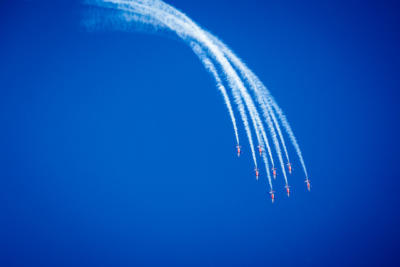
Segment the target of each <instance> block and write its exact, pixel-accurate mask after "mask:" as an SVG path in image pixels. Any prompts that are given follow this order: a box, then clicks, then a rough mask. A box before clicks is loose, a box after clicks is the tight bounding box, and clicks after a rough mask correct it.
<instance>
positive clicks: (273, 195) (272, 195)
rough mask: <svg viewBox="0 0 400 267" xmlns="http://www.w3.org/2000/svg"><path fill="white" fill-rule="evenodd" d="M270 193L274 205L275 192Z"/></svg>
mask: <svg viewBox="0 0 400 267" xmlns="http://www.w3.org/2000/svg"><path fill="white" fill-rule="evenodd" d="M269 193H270V194H271V201H272V203H274V201H275V194H274V193H275V191H272V190H271V191H269Z"/></svg>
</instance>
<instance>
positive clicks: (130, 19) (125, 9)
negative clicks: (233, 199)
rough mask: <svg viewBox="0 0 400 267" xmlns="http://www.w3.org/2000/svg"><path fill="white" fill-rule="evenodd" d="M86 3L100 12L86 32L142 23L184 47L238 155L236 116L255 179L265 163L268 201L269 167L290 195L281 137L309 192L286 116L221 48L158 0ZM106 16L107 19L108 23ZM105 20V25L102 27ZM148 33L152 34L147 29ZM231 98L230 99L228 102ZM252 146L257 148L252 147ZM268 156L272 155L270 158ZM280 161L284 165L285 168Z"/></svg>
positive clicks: (286, 157) (214, 39) (226, 49)
mask: <svg viewBox="0 0 400 267" xmlns="http://www.w3.org/2000/svg"><path fill="white" fill-rule="evenodd" d="M90 2H93V3H90V5H94V6H96V7H98V8H100V9H99V11H100V10H101V12H97V11H96V12H93V15H94V16H89V17H90V18H88V20H87V21H85V23H84V25H86V26H87V27H88V28H91V29H93V30H98V29H100V28H101V27H103V26H111V28H114V27H115V28H114V29H116V30H124V29H132V28H133V27H131V24H135V23H138V24H144V25H146V27H145V28H146V29H147V27H148V26H149V27H150V28H153V29H155V30H156V32H162V31H164V30H165V31H168V32H172V33H174V34H175V35H176V36H177V37H178V38H180V39H181V40H182V41H184V42H185V43H186V44H187V45H188V46H190V48H191V49H192V51H193V52H194V53H195V54H196V55H197V57H198V58H199V59H200V61H201V63H202V64H203V66H204V67H205V69H206V70H207V71H208V72H209V73H210V74H211V76H212V77H213V78H214V81H215V84H216V87H217V89H218V91H219V92H220V93H221V96H222V97H223V101H224V103H225V106H226V108H227V111H228V114H229V118H230V120H231V122H232V126H233V132H234V136H235V139H236V144H237V146H236V152H237V156H238V157H240V155H241V153H242V150H241V149H242V147H241V146H240V145H239V144H240V141H239V130H238V128H239V127H238V123H237V122H238V121H239V120H238V119H237V118H236V116H235V113H236V114H237V115H239V117H238V118H240V121H241V122H242V126H243V128H244V132H245V133H246V137H247V139H248V144H249V148H250V154H251V157H252V160H253V162H254V168H255V169H254V170H255V175H256V179H257V180H258V179H259V178H260V177H261V176H260V169H259V168H258V166H259V163H262V164H264V165H265V170H266V175H267V177H266V178H267V179H266V181H267V182H268V186H269V189H268V191H269V192H270V195H271V200H272V202H274V200H275V192H274V191H273V184H272V180H273V179H276V178H277V169H276V168H275V166H276V167H278V164H279V166H280V170H281V172H280V175H282V177H283V179H284V181H285V190H286V194H287V195H288V196H290V193H291V192H290V187H289V183H288V179H287V178H288V177H287V175H288V174H289V175H290V174H291V173H292V165H291V163H290V159H289V153H288V150H287V147H286V142H287V141H285V137H286V138H288V140H289V141H290V143H291V145H292V146H293V148H294V151H295V153H296V155H297V158H298V162H299V165H300V166H301V167H302V169H303V172H304V175H305V177H306V180H305V182H306V186H307V190H308V191H310V187H311V186H310V180H309V179H308V173H307V169H306V165H305V162H304V159H303V156H302V152H301V149H300V146H299V144H298V142H297V139H296V137H295V135H294V132H293V130H292V128H291V126H290V124H289V122H288V120H287V118H286V115H285V114H284V112H283V110H282V109H281V108H280V107H279V105H278V104H277V102H276V101H275V99H274V98H273V96H272V94H271V92H270V91H269V90H268V88H267V87H266V86H265V85H264V84H263V83H262V82H261V80H260V79H259V78H258V77H257V76H256V75H255V74H254V72H253V71H252V70H251V69H250V68H249V67H247V65H246V64H245V63H244V62H243V61H242V60H241V59H240V58H239V57H238V56H236V54H235V53H234V52H233V51H232V50H231V49H230V48H229V47H228V46H227V45H226V44H224V43H223V42H222V41H221V40H219V39H218V38H217V37H216V36H214V35H213V34H211V33H210V32H209V31H207V30H205V29H203V28H202V27H200V26H199V25H198V24H197V23H195V22H194V21H193V20H191V19H190V18H189V17H188V16H187V15H186V14H184V13H182V12H181V11H179V10H177V9H176V8H174V7H173V6H171V5H168V4H166V3H164V2H163V1H161V0H98V1H90ZM107 10H108V11H110V12H111V14H110V13H109V12H108V11H107ZM116 11H118V12H116ZM103 12H104V14H105V15H106V16H104V18H103V17H102V16H101V14H103ZM113 14H116V16H114V15H113ZM109 16H112V19H110V18H111V17H109ZM109 22H111V25H107V24H108V23H109ZM134 28H136V27H134ZM139 28H141V27H139ZM151 32H152V33H153V31H151ZM171 63H173V62H171ZM166 89H167V88H166ZM167 90H168V89H167ZM171 97H172V96H171ZM231 100H233V101H232V102H231ZM235 107H236V109H235ZM235 111H236V112H235ZM284 134H285V137H284ZM268 135H269V136H270V138H268ZM254 144H258V146H256V145H254ZM273 153H274V154H275V155H276V158H275V159H274V157H273ZM257 154H259V155H260V160H259V159H258V158H257V157H258V156H257ZM285 163H286V166H287V167H285ZM271 170H272V173H271Z"/></svg>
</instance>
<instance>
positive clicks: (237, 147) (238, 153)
mask: <svg viewBox="0 0 400 267" xmlns="http://www.w3.org/2000/svg"><path fill="white" fill-rule="evenodd" d="M240 148H241V146H239V145H237V146H236V149H237V155H238V157H240V152H241V150H240Z"/></svg>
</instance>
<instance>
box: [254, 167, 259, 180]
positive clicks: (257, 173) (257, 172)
mask: <svg viewBox="0 0 400 267" xmlns="http://www.w3.org/2000/svg"><path fill="white" fill-rule="evenodd" d="M254 171H255V172H256V179H257V180H258V176H260V172H259V171H258V168H255V169H254Z"/></svg>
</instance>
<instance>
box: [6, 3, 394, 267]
mask: <svg viewBox="0 0 400 267" xmlns="http://www.w3.org/2000/svg"><path fill="white" fill-rule="evenodd" d="M260 2H263V3H260ZM374 2H375V3H374ZM167 3H169V4H172V5H173V6H175V7H176V8H178V9H180V10H182V11H183V12H185V13H186V14H187V15H188V16H189V17H191V18H192V19H193V20H195V21H196V22H197V23H199V24H200V25H201V26H203V27H205V28H206V29H208V30H210V31H211V32H212V33H214V34H215V35H216V36H218V37H220V38H221V39H222V40H223V41H224V42H225V43H226V44H228V45H229V46H230V47H231V48H232V49H233V50H234V51H235V52H236V53H237V54H238V55H239V56H240V57H241V58H242V59H244V61H245V62H246V63H247V64H248V65H249V67H250V68H252V69H253V70H254V72H255V73H256V74H257V75H258V76H259V77H260V79H261V80H262V81H263V82H264V83H265V84H266V85H267V86H268V87H269V89H270V91H271V92H272V94H273V95H274V96H275V98H276V100H277V101H278V103H279V104H280V106H281V107H282V108H283V110H284V111H285V112H286V114H287V116H288V119H289V121H290V122H291V124H292V127H293V129H294V131H295V133H296V135H297V138H298V140H299V143H300V145H301V147H302V149H303V153H304V157H305V160H306V163H307V165H308V168H309V172H310V179H311V181H312V186H313V187H312V191H311V193H308V192H306V188H305V185H304V182H303V181H304V176H303V174H302V173H301V171H300V166H299V164H298V162H297V161H296V160H295V156H294V153H293V150H291V151H290V152H291V155H292V158H293V160H292V161H293V167H294V173H293V175H292V176H291V177H290V184H291V185H292V190H293V195H292V196H291V197H290V198H289V199H288V198H287V197H286V196H285V195H284V191H283V190H284V189H283V183H282V182H278V183H277V186H276V190H277V199H276V203H274V204H273V205H272V204H271V202H270V199H269V195H268V193H267V185H266V181H265V175H264V174H263V173H262V175H263V176H262V177H261V180H260V181H258V182H257V181H256V180H255V178H254V172H253V165H252V162H251V158H250V154H249V148H248V146H247V145H245V144H243V150H244V153H243V157H241V158H240V159H238V158H237V157H236V154H235V145H236V144H235V140H234V135H233V132H232V126H231V123H230V120H229V116H228V114H227V112H226V108H225V106H224V104H223V100H222V97H221V96H220V94H219V92H218V91H217V89H216V87H215V85H214V81H213V80H212V78H211V77H210V75H209V74H208V73H207V72H206V71H205V70H204V69H203V67H202V65H201V63H200V62H199V60H198V59H197V58H196V56H195V55H194V54H193V53H192V52H191V50H190V49H189V48H188V47H187V46H186V45H185V44H184V43H183V42H180V41H178V40H175V39H174V38H166V37H165V36H157V35H149V34H144V33H123V32H96V33H93V32H91V33H88V32H86V31H85V30H84V29H83V28H82V27H81V19H82V16H83V14H84V10H85V8H84V6H82V5H81V3H80V2H78V1H76V2H70V1H68V2H67V1H65V2H62V1H36V0H35V1H11V0H9V1H7V0H6V1H1V3H0V48H1V49H0V123H1V131H0V151H1V152H0V212H1V214H0V251H1V252H0V265H1V266H293V265H297V266H361V265H362V266H367V265H370V266H377V265H380V266H399V264H400V261H399V259H398V248H399V246H398V244H399V241H398V240H399V237H400V232H399V230H398V225H399V223H400V218H399V214H398V207H399V203H400V201H399V197H398V192H397V189H398V187H399V185H400V182H399V179H398V178H399V175H398V170H397V165H398V154H397V153H395V152H397V151H398V148H399V142H398V140H397V138H398V136H399V117H400V116H399V115H400V112H399V108H398V99H399V93H398V89H399V85H400V80H399V73H398V70H399V59H400V57H399V52H398V48H399V44H400V43H399V34H398V33H399V32H400V31H399V30H400V29H399V25H400V23H399V15H398V10H399V6H398V5H397V4H396V2H395V1H379V2H378V1H333V0H332V1H308V0H305V1H286V2H285V3H283V2H281V1H256V0H247V1H228V0H202V1H187V0H186V1H185V0H174V1H173V0H171V1H167ZM240 135H241V139H242V140H243V141H244V140H245V135H244V131H243V128H240Z"/></svg>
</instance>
